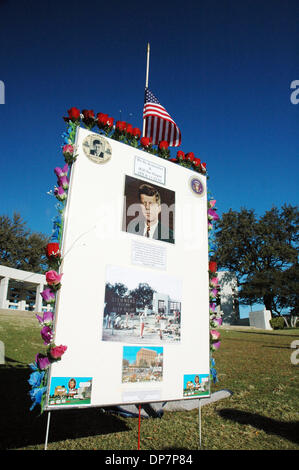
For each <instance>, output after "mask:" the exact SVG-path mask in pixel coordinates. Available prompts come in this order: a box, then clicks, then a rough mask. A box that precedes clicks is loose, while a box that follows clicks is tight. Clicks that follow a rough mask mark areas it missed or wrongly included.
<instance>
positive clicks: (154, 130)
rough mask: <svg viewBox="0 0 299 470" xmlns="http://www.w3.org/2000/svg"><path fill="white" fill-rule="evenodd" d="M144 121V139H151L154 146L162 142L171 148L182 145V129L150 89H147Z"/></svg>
mask: <svg viewBox="0 0 299 470" xmlns="http://www.w3.org/2000/svg"><path fill="white" fill-rule="evenodd" d="M143 119H144V122H145V128H144V137H151V138H152V143H153V144H154V145H158V144H159V142H161V141H162V140H166V142H168V144H169V145H170V146H171V147H178V146H179V145H181V131H180V129H179V128H178V126H177V125H176V123H175V122H174V120H173V119H172V118H171V117H170V115H169V114H168V112H167V111H166V109H165V108H164V107H163V106H161V104H160V103H159V101H158V99H157V98H156V97H155V95H154V94H153V93H152V92H151V91H150V90H149V89H148V88H146V89H145V98H144V108H143Z"/></svg>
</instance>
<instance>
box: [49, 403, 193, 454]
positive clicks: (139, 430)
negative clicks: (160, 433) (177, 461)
mask: <svg viewBox="0 0 299 470" xmlns="http://www.w3.org/2000/svg"><path fill="white" fill-rule="evenodd" d="M138 410H139V413H138V441H137V449H138V450H140V434H141V404H139V405H138ZM47 413H48V416H47V428H46V437H45V447H44V450H48V439H49V430H50V420H51V411H48V412H47ZM198 431H199V449H201V403H200V399H199V400H198Z"/></svg>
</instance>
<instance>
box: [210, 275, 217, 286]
mask: <svg viewBox="0 0 299 470" xmlns="http://www.w3.org/2000/svg"><path fill="white" fill-rule="evenodd" d="M210 284H211V286H213V287H217V286H218V277H212V279H210Z"/></svg>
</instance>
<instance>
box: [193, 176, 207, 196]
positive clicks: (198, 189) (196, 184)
mask: <svg viewBox="0 0 299 470" xmlns="http://www.w3.org/2000/svg"><path fill="white" fill-rule="evenodd" d="M190 188H191V190H192V192H193V193H194V194H196V195H197V196H203V194H204V185H203V183H202V182H201V180H200V179H199V178H198V177H194V176H193V177H192V178H191V179H190Z"/></svg>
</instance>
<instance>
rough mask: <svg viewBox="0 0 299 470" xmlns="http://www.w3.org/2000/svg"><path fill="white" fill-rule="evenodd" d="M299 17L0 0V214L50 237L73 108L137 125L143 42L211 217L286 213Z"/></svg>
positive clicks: (185, 6)
mask: <svg viewBox="0 0 299 470" xmlns="http://www.w3.org/2000/svg"><path fill="white" fill-rule="evenodd" d="M298 13H299V4H298V2H297V1H295V0H284V1H282V0H279V1H277V0H271V1H267V0H263V1H262V2H261V1H258V0H242V1H241V2H237V1H236V0H205V1H202V0H198V1H197V2H195V1H189V0H186V1H184V2H180V1H177V0H172V1H171V2H170V1H168V0H167V1H164V2H158V1H155V0H154V1H152V2H150V3H149V2H147V3H141V2H139V1H135V0H133V1H130V2H120V1H119V0H115V1H114V2H113V3H108V2H100V1H95V2H92V3H83V2H79V1H78V0H73V1H68V0H66V1H60V2H58V1H55V0H51V1H49V0H43V2H40V1H38V0H26V2H24V1H21V0H17V1H12V0H0V80H2V81H3V82H4V84H5V104H1V105H0V159H1V172H0V187H1V200H0V214H7V215H9V216H12V214H13V212H14V211H18V212H20V214H21V216H22V217H23V219H24V220H25V221H27V223H28V226H29V227H30V228H31V229H32V230H33V231H40V232H43V233H45V234H50V233H51V230H52V218H53V217H54V216H55V215H56V210H55V202H56V200H55V199H54V197H51V196H49V195H47V191H49V190H50V189H53V187H54V185H55V184H56V178H55V175H54V173H53V169H54V168H55V167H56V166H59V165H61V164H62V163H63V162H62V156H61V152H60V146H61V144H62V138H61V134H62V132H63V131H64V130H65V124H64V122H63V120H62V116H64V115H66V110H67V109H69V108H70V107H71V106H76V107H78V108H80V109H83V108H87V109H93V110H94V111H95V113H97V112H104V113H108V114H109V115H110V116H112V117H114V118H115V119H119V118H121V119H122V120H125V121H128V122H130V123H132V124H133V126H138V127H142V108H143V97H144V85H145V70H146V45H147V42H150V45H151V56H150V74H149V87H150V88H151V89H152V91H153V92H154V93H155V94H156V95H157V97H158V98H159V100H160V102H161V104H162V105H163V106H165V108H166V109H167V111H168V112H169V113H170V115H171V116H172V117H173V118H174V119H175V121H176V123H177V124H178V125H179V127H180V129H181V133H182V145H181V150H183V151H185V152H188V151H193V152H194V153H195V155H196V156H197V157H199V158H201V159H202V161H205V162H206V163H207V169H208V173H209V176H210V179H209V189H210V191H211V192H212V194H213V196H214V197H215V199H216V200H217V208H218V212H219V215H221V214H222V213H223V212H227V211H228V210H229V209H230V208H232V209H233V210H239V209H240V208H241V207H247V208H253V209H255V210H256V213H257V214H263V213H264V212H265V211H266V210H267V209H270V208H271V207H272V205H276V206H278V207H281V206H282V205H283V204H284V203H288V204H293V205H294V204H297V203H298V189H297V188H298V170H299V168H298V147H299V145H298V124H299V119H298V113H299V104H298V105H294V104H292V103H291V101H290V95H291V89H290V84H291V82H292V81H293V80H296V79H299V70H298V52H299V50H298V49H299V41H298V39H299V38H298V36H299V31H298V30H299V27H298ZM120 110H121V113H120ZM173 151H175V152H176V150H174V149H173Z"/></svg>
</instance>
